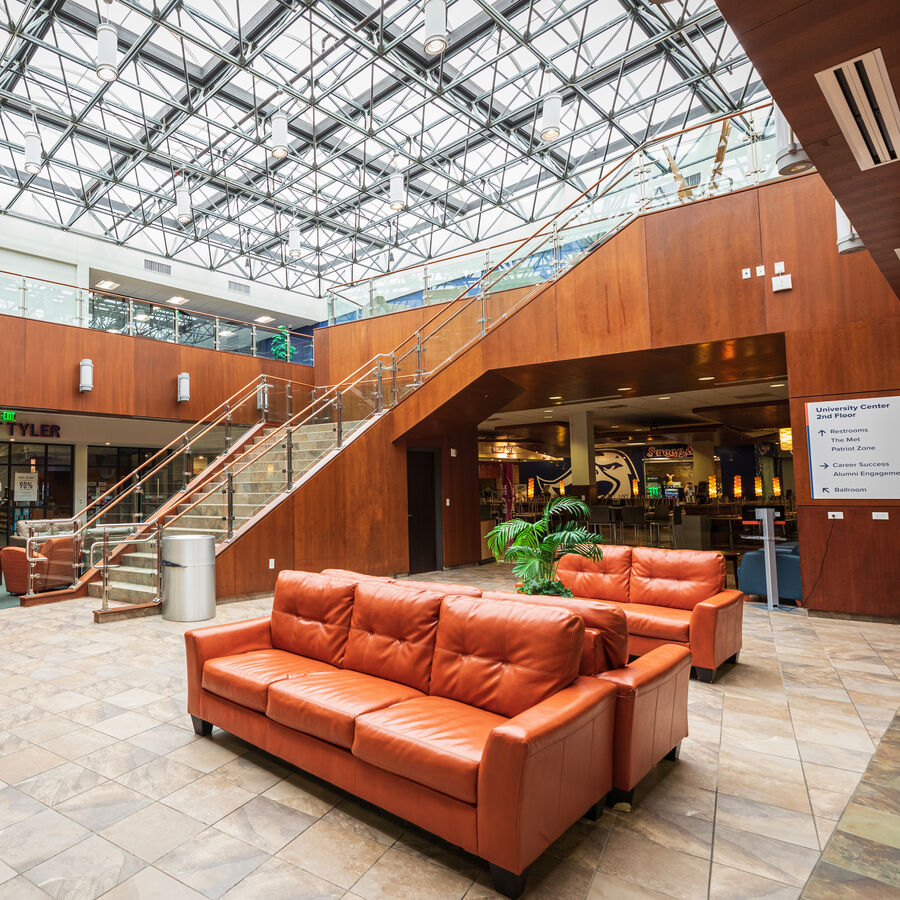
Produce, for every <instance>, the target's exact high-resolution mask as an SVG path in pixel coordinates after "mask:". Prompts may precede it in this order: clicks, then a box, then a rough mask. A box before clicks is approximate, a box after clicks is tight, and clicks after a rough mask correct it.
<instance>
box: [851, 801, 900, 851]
mask: <svg viewBox="0 0 900 900" xmlns="http://www.w3.org/2000/svg"><path fill="white" fill-rule="evenodd" d="M838 828H839V829H840V830H841V831H846V832H849V833H850V834H854V835H856V836H857V837H863V838H868V839H869V840H871V841H877V842H878V843H879V844H885V845H886V846H888V847H893V848H894V849H895V850H900V816H897V815H893V814H892V813H887V812H882V811H881V810H878V809H869V808H867V807H865V806H860V805H859V804H858V803H851V804H850V805H849V806H848V807H847V809H846V810H845V812H844V814H843V815H842V816H841V820H840V822H839V823H838Z"/></svg>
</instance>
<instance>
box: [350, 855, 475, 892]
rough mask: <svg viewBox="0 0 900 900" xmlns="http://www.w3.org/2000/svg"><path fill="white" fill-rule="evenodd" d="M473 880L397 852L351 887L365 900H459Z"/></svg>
mask: <svg viewBox="0 0 900 900" xmlns="http://www.w3.org/2000/svg"><path fill="white" fill-rule="evenodd" d="M471 883H472V880H471V879H469V878H466V877H464V876H462V875H460V874H458V873H457V872H452V871H450V870H449V869H445V868H443V867H442V866H435V865H432V864H431V863H426V862H423V861H422V860H419V859H416V858H415V857H413V856H409V855H408V854H406V853H403V852H402V851H400V850H397V849H393V848H391V849H389V850H387V852H386V853H385V854H384V855H383V856H382V857H381V858H380V859H379V860H378V861H377V862H376V863H375V864H374V865H373V866H372V867H371V868H370V869H369V870H368V871H367V872H366V873H365V874H364V875H363V876H362V878H360V879H359V881H357V882H356V884H354V885H353V892H354V893H355V894H358V895H359V896H360V897H363V898H364V900H419V898H422V897H428V898H429V900H460V898H461V897H463V895H464V894H465V893H466V891H467V890H468V889H469V886H470V885H471Z"/></svg>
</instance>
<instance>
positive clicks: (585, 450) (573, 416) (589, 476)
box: [569, 412, 597, 503]
mask: <svg viewBox="0 0 900 900" xmlns="http://www.w3.org/2000/svg"><path fill="white" fill-rule="evenodd" d="M569 457H570V459H571V460H572V491H571V493H572V496H573V497H578V498H580V499H582V500H584V502H585V503H596V502H597V470H596V467H595V465H594V414H593V413H592V412H571V413H569Z"/></svg>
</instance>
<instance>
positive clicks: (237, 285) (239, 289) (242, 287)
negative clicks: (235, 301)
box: [228, 281, 250, 294]
mask: <svg viewBox="0 0 900 900" xmlns="http://www.w3.org/2000/svg"><path fill="white" fill-rule="evenodd" d="M228 290H229V291H234V292H235V293H236V294H249V293H250V285H249V284H243V283H242V282H240V281H229V282H228Z"/></svg>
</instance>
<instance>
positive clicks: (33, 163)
mask: <svg viewBox="0 0 900 900" xmlns="http://www.w3.org/2000/svg"><path fill="white" fill-rule="evenodd" d="M42 157H43V151H42V150H41V136H40V134H39V133H38V130H37V128H33V129H31V130H30V131H26V132H25V164H24V166H23V168H24V169H25V171H26V172H27V173H28V174H29V175H37V173H38V172H40V171H41V166H42V165H43V164H44V161H43V158H42Z"/></svg>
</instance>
